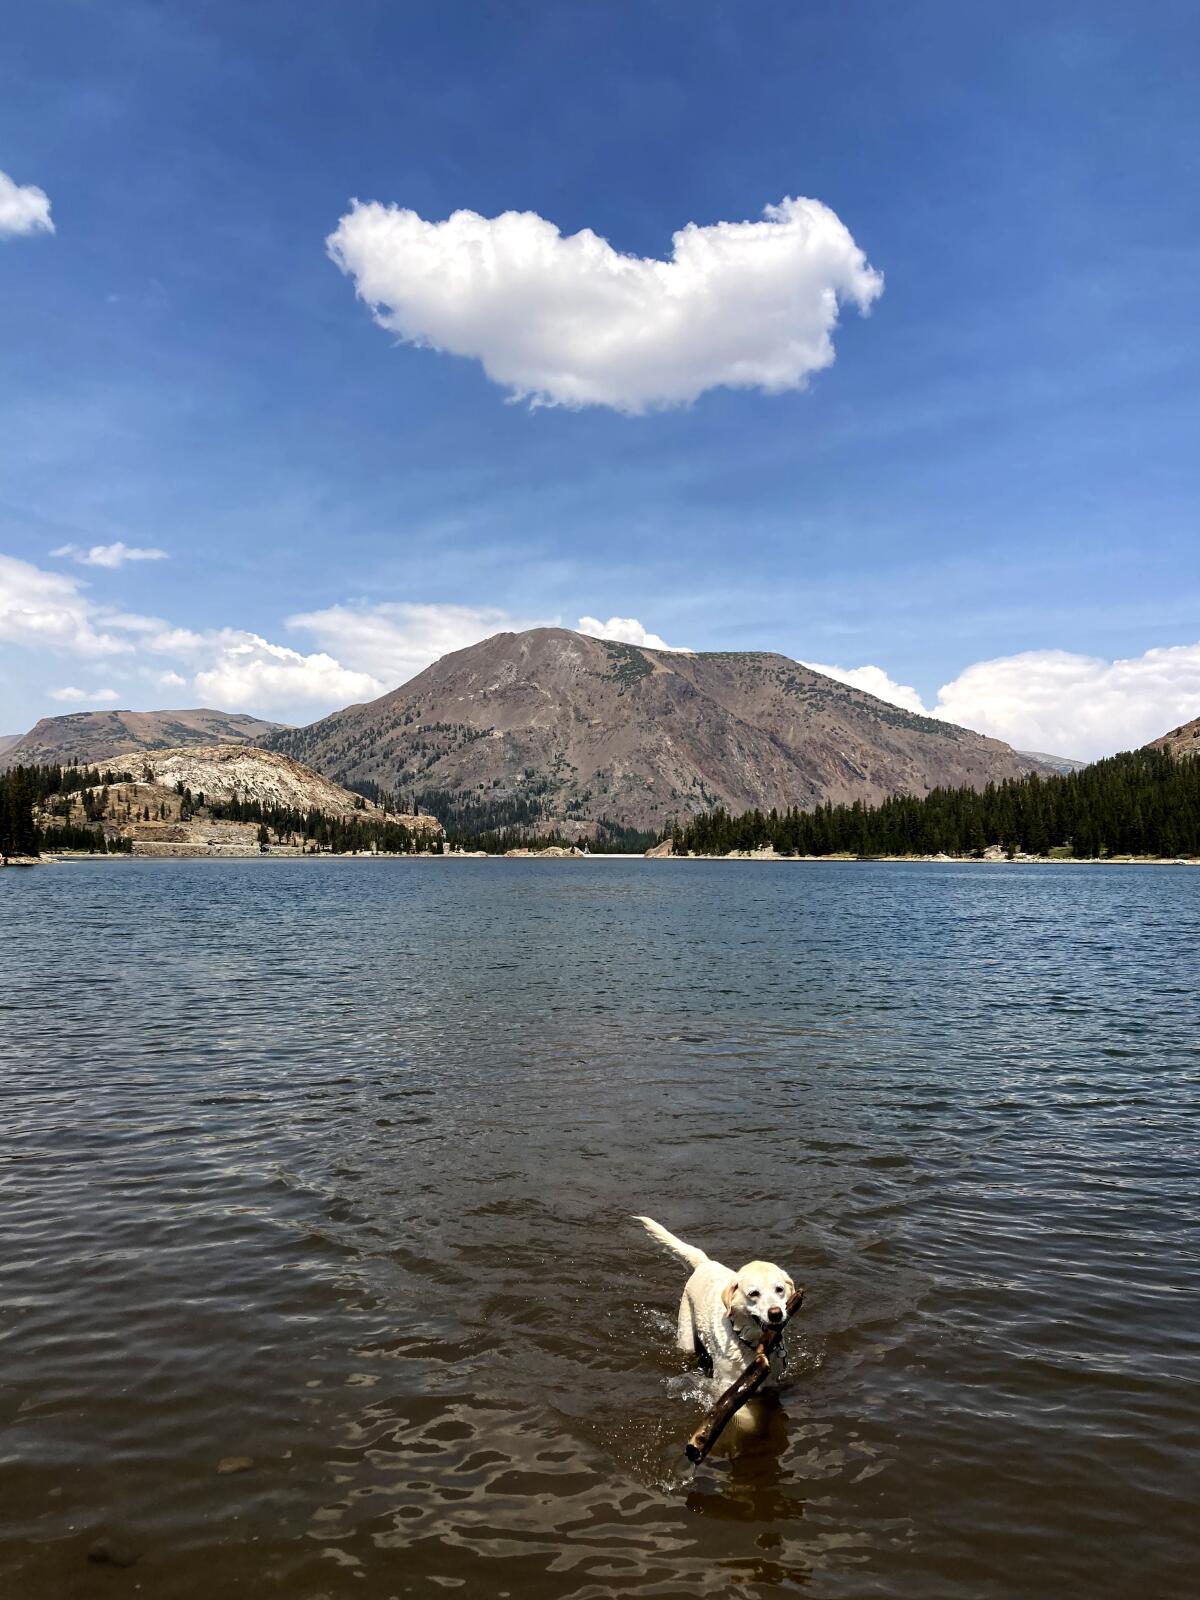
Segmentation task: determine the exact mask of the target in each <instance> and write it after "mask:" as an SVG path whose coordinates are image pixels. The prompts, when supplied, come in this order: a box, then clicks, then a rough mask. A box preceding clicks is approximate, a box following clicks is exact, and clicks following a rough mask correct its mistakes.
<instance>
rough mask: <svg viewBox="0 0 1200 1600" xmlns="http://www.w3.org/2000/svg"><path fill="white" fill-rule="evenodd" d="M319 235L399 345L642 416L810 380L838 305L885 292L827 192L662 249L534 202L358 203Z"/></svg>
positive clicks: (864, 304) (544, 399) (562, 397)
mask: <svg viewBox="0 0 1200 1600" xmlns="http://www.w3.org/2000/svg"><path fill="white" fill-rule="evenodd" d="M326 246H327V248H328V251H329V254H330V256H331V257H332V259H333V260H334V261H335V262H336V263H337V265H338V266H339V267H340V268H341V269H342V271H343V272H345V273H347V274H348V275H349V276H350V277H352V278H353V279H354V283H355V287H356V289H357V291H358V295H359V298H360V299H362V300H364V301H365V302H366V303H367V305H369V306H370V307H371V310H372V312H373V313H374V315H375V320H376V321H377V322H378V323H379V324H380V326H381V327H384V328H387V329H388V330H389V332H391V333H395V334H398V335H399V336H400V338H401V339H403V340H405V341H406V342H407V343H409V344H416V345H424V346H428V347H430V348H432V349H435V350H441V351H445V352H447V353H449V354H451V355H457V356H465V357H468V358H473V359H475V360H478V361H479V362H481V364H482V365H483V369H484V371H485V372H486V373H487V375H488V377H489V378H491V379H492V381H493V382H495V383H498V384H501V385H503V386H504V387H505V388H507V389H509V390H510V391H511V393H512V396H513V398H515V399H528V400H530V401H532V402H533V403H535V404H538V405H561V406H570V407H579V406H590V405H599V406H609V407H611V408H613V409H614V410H617V411H623V412H628V413H632V414H638V413H641V412H645V411H648V410H652V409H654V408H656V407H662V406H672V405H683V404H687V403H688V402H689V401H692V400H695V399H696V398H697V396H698V395H701V394H703V393H704V392H705V390H707V389H713V388H718V387H724V388H732V389H760V390H762V391H764V392H765V393H767V394H778V393H781V392H783V391H785V390H788V389H800V388H803V387H804V384H805V382H806V380H807V379H808V376H809V374H810V373H813V372H817V371H820V370H821V368H823V367H827V366H829V365H830V364H831V363H832V361H833V359H834V350H833V338H832V335H833V330H834V328H835V327H836V325H837V318H838V309H839V306H840V305H843V304H846V303H852V304H854V305H856V306H857V307H858V309H859V310H860V311H862V312H866V311H868V310H869V309H870V306H871V304H872V302H873V301H874V300H875V299H876V298H877V297H878V295H879V294H880V293H881V292H882V289H883V278H882V276H881V275H880V274H879V273H878V272H876V271H874V270H873V269H872V268H871V267H870V266H869V265H868V263H867V259H866V257H865V255H864V254H863V252H862V250H861V249H860V248H859V247H858V245H857V244H856V243H855V242H854V239H853V238H852V237H851V234H850V232H849V230H848V229H847V228H846V226H845V224H844V223H843V222H842V221H841V220H840V219H839V218H838V217H837V216H836V214H835V213H834V212H833V211H831V210H830V209H829V207H828V206H825V205H822V204H821V202H820V201H819V200H806V199H791V198H787V199H784V200H782V201H781V202H780V204H779V205H770V206H767V207H766V208H765V210H764V212H763V217H762V220H761V221H758V222H717V223H713V224H711V225H707V226H700V225H698V224H696V223H691V222H690V223H688V224H687V226H686V227H684V228H681V229H680V230H679V231H678V232H677V233H676V234H675V235H674V239H673V250H672V254H671V257H670V259H669V260H666V261H661V260H656V259H653V258H647V257H644V256H633V255H625V254H622V253H621V252H619V251H617V250H614V249H613V247H612V245H611V244H609V242H608V241H607V240H606V239H602V238H601V237H600V236H599V235H598V234H596V233H593V232H592V231H591V229H590V228H584V229H582V230H581V231H580V232H579V233H575V234H571V235H569V236H567V237H564V236H563V235H562V234H561V233H560V232H559V230H558V229H557V228H556V227H555V225H554V224H553V223H552V222H548V221H546V219H545V218H543V217H540V216H538V215H537V214H536V212H532V211H520V212H518V211H506V212H504V213H503V214H502V215H501V216H498V217H482V216H480V215H479V214H478V213H477V212H474V211H456V212H454V214H453V215H452V216H450V217H449V218H447V220H446V221H444V222H427V221H426V220H425V219H424V218H423V217H420V216H418V215H417V213H416V212H415V211H411V210H408V209H406V208H403V207H400V206H394V205H381V204H380V203H378V202H377V201H371V202H368V203H363V202H360V201H357V200H356V201H354V203H353V205H352V206H351V209H350V210H349V211H348V212H347V213H346V215H345V216H344V217H342V218H341V220H340V221H339V223H338V225H337V228H336V229H335V230H334V232H333V233H332V234H330V236H329V238H328V239H327V241H326Z"/></svg>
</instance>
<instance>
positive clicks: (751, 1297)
mask: <svg viewBox="0 0 1200 1600" xmlns="http://www.w3.org/2000/svg"><path fill="white" fill-rule="evenodd" d="M746 1299H747V1300H757V1299H758V1290H757V1289H751V1291H750V1293H749V1294H748V1295H747V1296H746Z"/></svg>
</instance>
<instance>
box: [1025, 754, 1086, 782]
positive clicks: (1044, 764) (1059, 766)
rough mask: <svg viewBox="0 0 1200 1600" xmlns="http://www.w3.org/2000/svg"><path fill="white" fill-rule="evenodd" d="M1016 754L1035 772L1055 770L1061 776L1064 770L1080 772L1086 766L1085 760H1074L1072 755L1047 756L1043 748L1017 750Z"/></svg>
mask: <svg viewBox="0 0 1200 1600" xmlns="http://www.w3.org/2000/svg"><path fill="white" fill-rule="evenodd" d="M1017 754H1018V755H1019V756H1020V757H1021V758H1022V760H1024V761H1028V762H1029V763H1030V766H1031V767H1032V769H1033V771H1035V772H1056V773H1058V774H1059V775H1060V776H1061V775H1062V774H1063V773H1064V772H1080V771H1082V770H1083V768H1084V767H1086V766H1087V762H1086V761H1076V759H1075V757H1074V756H1048V755H1047V754H1046V753H1045V751H1043V750H1018V751H1017Z"/></svg>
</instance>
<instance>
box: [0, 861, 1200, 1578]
mask: <svg viewBox="0 0 1200 1600" xmlns="http://www.w3.org/2000/svg"><path fill="white" fill-rule="evenodd" d="M1198 935H1200V870H1194V869H1185V868H1178V869H1171V868H1136V867H1121V868H1115V867H1114V868H1089V867H1071V866H1061V867H1054V866H1048V867H1021V866H1004V865H996V866H961V867H957V866H942V865H929V866H921V865H868V864H861V865H860V864H854V863H828V864H822V865H812V864H799V863H798V864H779V865H765V864H760V863H704V862H695V863H686V862H662V863H643V862H616V861H565V862H537V861H507V862H474V861H461V862H457V861H391V862H388V861H365V860H364V861H290V862H276V861H248V862H222V863H218V862H208V861H179V862H144V863H138V862H117V861H104V862H95V863H89V864H75V865H69V866H61V867H47V868H44V869H34V870H29V871H23V872H22V871H8V872H4V873H2V874H0V952H2V956H0V959H2V962H3V970H2V980H3V984H2V991H0V1094H2V1099H0V1119H2V1120H0V1541H2V1543H0V1581H3V1584H4V1589H3V1592H4V1593H5V1594H6V1595H8V1594H11V1595H13V1596H14V1597H19V1600H41V1597H43V1596H44V1597H54V1600H61V1597H88V1596H92V1595H105V1596H108V1595H112V1594H116V1593H118V1592H128V1593H130V1594H133V1593H140V1594H146V1595H152V1596H154V1597H156V1600H157V1597H163V1600H175V1597H199V1596H204V1597H208V1596H212V1595H221V1596H225V1595H242V1594H244V1595H247V1596H251V1595H252V1596H255V1597H262V1596H276V1595H278V1596H294V1597H304V1600H318V1597H331V1600H340V1597H342V1596H349V1595H357V1596H362V1597H365V1600H386V1597H389V1596H402V1595H403V1596H408V1595H414V1596H415V1595H429V1594H432V1593H435V1592H437V1591H438V1590H440V1589H446V1590H452V1589H456V1588H457V1589H459V1590H461V1591H463V1592H466V1593H468V1594H470V1595H493V1594H494V1595H497V1596H504V1595H511V1596H514V1597H523V1596H535V1597H542V1596H546V1597H556V1600H558V1597H571V1600H591V1597H600V1596H610V1595H637V1596H647V1597H649V1596H655V1597H661V1596H685V1595H686V1596H751V1595H765V1594H773V1593H776V1592H792V1591H797V1592H799V1591H803V1592H804V1593H806V1594H809V1595H817V1596H845V1597H855V1600H857V1597H862V1596H905V1597H911V1600H936V1597H940V1596H946V1597H954V1600H976V1597H991V1596H997V1597H999V1596H1006V1597H1007V1596H1018V1595H1019V1596H1046V1597H1051V1596H1054V1597H1061V1596H1065V1595H1087V1596H1100V1595H1104V1596H1109V1595H1111V1596H1131V1597H1132V1596H1153V1597H1156V1600H1162V1597H1172V1596H1184V1595H1191V1594H1193V1593H1194V1592H1195V1590H1196V1587H1197V1582H1196V1558H1197V1534H1196V1525H1197V1519H1196V1516H1195V1510H1194V1505H1193V1500H1194V1489H1195V1462H1196V1456H1195V1452H1196V1448H1197V1444H1198V1443H1200V1423H1198V1413H1200V1404H1198V1398H1197V1397H1198V1395H1200V1388H1198V1386H1197V1378H1198V1377H1200V1371H1198V1366H1200V1363H1198V1359H1197V1358H1198V1355H1200V1317H1198V1309H1200V1297H1198V1294H1197V1290H1198V1288H1200V1252H1198V1235H1197V1220H1198V1210H1200V1206H1198V1202H1197V1147H1196V1127H1197V1122H1196V1099H1197V1094H1196V1085H1197V1076H1198V1069H1200V1028H1198V1023H1200V1007H1198V1003H1197V975H1198V972H1200V962H1198V959H1197V958H1198ZM632 1211H647V1212H649V1213H650V1214H651V1215H653V1216H656V1217H658V1218H659V1219H660V1220H661V1221H662V1222H664V1223H666V1224H667V1225H668V1226H669V1227H671V1228H672V1229H673V1230H674V1231H676V1232H677V1233H680V1234H682V1235H683V1236H684V1237H685V1238H687V1239H689V1240H692V1241H693V1242H696V1243H698V1244H700V1245H702V1246H704V1247H705V1248H707V1249H709V1250H710V1251H711V1252H712V1253H713V1254H714V1255H716V1256H718V1257H720V1259H722V1260H724V1261H727V1262H729V1263H730V1264H731V1265H734V1266H736V1265H737V1264H738V1263H739V1262H740V1261H741V1260H743V1259H745V1258H747V1257H749V1256H755V1255H763V1256H768V1257H772V1258H774V1259H776V1260H778V1261H780V1262H781V1263H783V1264H784V1265H785V1266H787V1267H788V1268H790V1269H791V1270H792V1272H793V1273H794V1275H795V1276H796V1277H797V1278H802V1279H803V1280H804V1281H805V1282H806V1284H807V1286H808V1298H807V1302H806V1305H805V1307H804V1310H803V1312H802V1313H801V1315H800V1317H799V1318H798V1321H797V1324H796V1326H795V1327H794V1328H793V1330H792V1333H791V1345H792V1370H793V1382H792V1385H791V1387H790V1388H789V1389H788V1390H787V1391H786V1392H785V1393H784V1395H783V1398H782V1405H781V1406H780V1407H779V1408H778V1409H776V1410H774V1411H768V1412H767V1413H766V1414H765V1416H763V1417H762V1418H761V1419H760V1425H759V1430H758V1431H757V1432H752V1433H739V1434H738V1435H737V1437H736V1438H731V1439H729V1444H728V1448H720V1449H719V1451H718V1453H717V1454H715V1455H714V1456H713V1457H712V1458H710V1460H709V1461H708V1462H707V1463H705V1464H704V1465H703V1466H702V1467H700V1468H699V1469H692V1468H691V1467H689V1466H688V1465H687V1463H686V1461H685V1460H684V1458H683V1455H682V1445H683V1443H684V1441H685V1439H686V1437H687V1435H688V1433H689V1432H690V1430H691V1428H692V1427H693V1426H694V1425H695V1423H696V1422H697V1421H698V1420H699V1418H700V1415H701V1414H702V1410H703V1406H704V1403H705V1399H706V1396H705V1392H704V1389H703V1386H702V1384H701V1382H700V1381H699V1379H698V1377H697V1375H696V1374H694V1373H693V1372H692V1371H691V1370H690V1368H689V1366H688V1363H687V1362H686V1361H685V1359H684V1358H683V1357H682V1356H681V1355H677V1354H676V1353H675V1352H674V1350H673V1349H672V1347H671V1331H672V1327H673V1319H674V1309H675V1305H676V1302H677V1299H678V1293H679V1290H680V1288H681V1286H682V1281H683V1276H684V1271H683V1269H682V1266H681V1264H680V1263H678V1262H676V1261H674V1260H672V1259H671V1258H669V1257H667V1256H665V1255H663V1254H660V1253H659V1252H658V1251H657V1250H656V1249H655V1247H654V1246H653V1245H652V1244H651V1243H650V1241H649V1240H648V1239H647V1238H646V1237H645V1235H644V1234H642V1233H641V1232H640V1230H639V1229H637V1228H636V1227H635V1226H634V1225H632V1224H631V1223H629V1222H628V1220H627V1218H628V1214H629V1213H630V1212H632ZM727 1437H728V1436H727ZM723 1444H724V1441H723ZM231 1462H232V1464H233V1465H234V1466H236V1467H237V1468H239V1470H223V1471H222V1470H219V1469H220V1467H221V1466H222V1463H223V1464H224V1466H225V1468H226V1469H229V1467H230V1465H231Z"/></svg>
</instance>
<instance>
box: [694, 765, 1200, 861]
mask: <svg viewBox="0 0 1200 1600" xmlns="http://www.w3.org/2000/svg"><path fill="white" fill-rule="evenodd" d="M668 837H669V838H670V840H671V845H672V853H673V854H676V855H688V854H695V855H727V854H729V852H731V851H742V850H745V851H751V850H763V849H773V850H775V851H776V852H777V853H778V854H780V855H790V856H832V855H855V856H921V855H934V854H938V855H950V856H965V857H972V856H981V855H982V854H983V852H984V851H985V850H987V849H988V848H989V847H993V846H996V845H999V846H1000V847H1001V848H1002V849H1003V850H1005V851H1006V852H1007V853H1008V854H1010V855H1018V854H1020V855H1030V856H1046V855H1049V854H1051V853H1052V852H1053V853H1062V854H1065V855H1069V856H1072V857H1075V858H1086V859H1088V860H1097V859H1104V858H1105V857H1108V856H1117V855H1122V856H1125V855H1131V856H1159V857H1177V856H1195V855H1200V760H1198V759H1196V758H1195V757H1190V758H1179V759H1177V758H1175V757H1174V756H1172V755H1170V754H1169V753H1168V752H1167V751H1165V750H1151V749H1145V750H1131V751H1127V752H1124V753H1123V754H1121V755H1115V756H1109V757H1107V758H1106V759H1105V760H1103V761H1097V762H1095V763H1094V764H1093V765H1091V766H1088V767H1083V768H1081V769H1080V770H1079V771H1078V772H1070V773H1065V774H1063V775H1062V776H1056V777H1041V776H1039V775H1038V774H1036V773H1031V774H1029V776H1027V777H1024V778H1013V779H1008V780H1006V781H1005V782H1003V783H989V784H988V785H987V787H986V788H984V789H982V790H975V789H934V790H932V791H931V792H930V793H929V794H927V795H924V796H921V797H919V798H918V797H914V796H911V795H895V796H893V797H892V798H891V799H890V800H885V801H883V802H882V803H881V804H880V805H877V806H866V805H862V804H861V803H859V802H855V803H854V804H853V805H824V806H818V807H817V808H816V809H815V810H812V811H801V810H798V809H790V810H787V811H769V812H762V811H746V812H743V813H742V814H741V815H740V816H734V815H731V814H730V813H729V812H728V811H726V810H723V809H720V808H718V809H717V810H714V811H710V812H708V813H706V814H705V815H704V816H700V817H696V818H694V819H693V820H692V821H691V822H688V823H683V824H678V825H676V826H675V827H674V828H673V829H672V830H671V831H670V833H669V835H668Z"/></svg>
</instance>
